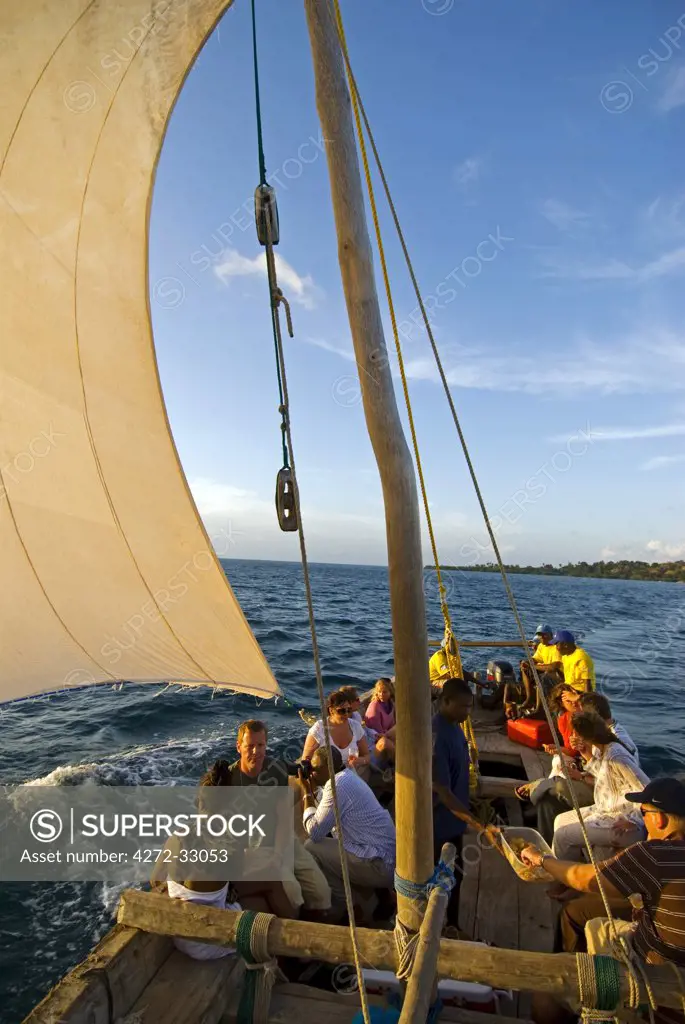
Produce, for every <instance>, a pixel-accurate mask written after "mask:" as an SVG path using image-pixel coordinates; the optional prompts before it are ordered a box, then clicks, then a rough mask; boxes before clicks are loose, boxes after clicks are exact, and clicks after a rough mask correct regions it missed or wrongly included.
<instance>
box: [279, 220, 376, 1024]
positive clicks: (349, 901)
mask: <svg viewBox="0 0 685 1024" xmlns="http://www.w3.org/2000/svg"><path fill="white" fill-rule="evenodd" d="M267 224H268V231H269V235H270V232H271V222H270V220H268V218H267ZM265 248H266V263H267V272H268V277H269V286H270V289H271V303H272V309H273V321H274V329H275V335H276V348H277V351H278V362H279V368H280V372H281V381H282V385H283V419H284V422H285V431H286V438H287V442H288V452H289V455H290V468H291V471H292V480H293V496H294V500H295V512H296V515H297V533H298V537H299V541H300V560H301V562H302V575H303V577H304V588H305V594H306V598H307V613H308V616H309V631H310V633H311V637H312V655H313V657H314V670H315V673H316V689H317V692H318V695H319V705H320V707H321V721H322V725H323V732H324V745H325V747H326V753H327V755H328V765H329V770H330V783H331V796H332V799H333V811H334V815H335V829H336V834H337V840H338V850H339V853H340V867H341V871H342V882H343V889H344V891H345V905H346V907H347V914H348V917H349V922H350V924H349V927H350V938H351V940H352V951H353V956H354V966H355V970H356V973H357V983H358V985H359V995H360V999H361V1009H362V1015H363V1017H364V1024H370V1020H371V1018H370V1013H369V1003H368V997H367V994H366V985H365V982H364V973H363V969H362V963H361V953H360V951H359V946H358V943H357V929H356V925H355V920H354V901H353V898H352V886H351V884H350V873H349V869H348V865H347V858H346V856H345V847H344V845H343V828H342V821H341V818H340V807H339V804H338V794H337V790H336V785H335V772H334V771H333V754H332V745H331V736H330V731H329V728H328V711H327V708H326V695H325V693H324V688H323V676H322V673H321V659H320V656H319V643H318V639H317V632H316V621H315V618H314V602H313V599H312V588H311V581H310V577H309V561H308V558H307V547H306V543H305V536H304V527H303V525H302V509H301V506H300V489H299V487H298V484H297V473H296V470H295V452H294V448H293V440H292V431H291V426H290V403H289V399H288V380H287V375H286V368H285V354H284V351H283V337H282V334H281V322H280V315H279V306H280V303H281V301H282V293H281V292H280V289H279V288H278V285H277V283H276V261H275V259H274V251H273V244H272V242H271V238H270V237H269V240H268V243H267V245H266V246H265ZM289 326H290V325H289Z"/></svg>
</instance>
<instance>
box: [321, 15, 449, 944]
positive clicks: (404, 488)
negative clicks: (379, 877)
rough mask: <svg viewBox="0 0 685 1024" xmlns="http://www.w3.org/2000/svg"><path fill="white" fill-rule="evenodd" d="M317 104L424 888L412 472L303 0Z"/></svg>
mask: <svg viewBox="0 0 685 1024" xmlns="http://www.w3.org/2000/svg"><path fill="white" fill-rule="evenodd" d="M305 11H306V15H307V22H308V26H309V37H310V43H311V48H312V55H313V59H314V75H315V80H316V103H317V109H318V113H319V119H320V121H321V127H322V130H323V136H324V139H325V140H326V157H327V160H328V171H329V176H330V182H331V193H332V198H333V212H334V215H335V225H336V230H337V235H338V259H339V261H340V269H341V272H342V282H343V289H344V292H345V301H346V303H347V312H348V317H349V321H350V328H351V331H352V340H353V342H354V352H355V356H356V360H357V367H358V369H359V379H360V382H361V393H362V400H363V404H364V414H365V416H366V424H367V428H368V431H369V436H370V438H371V444H372V446H373V450H374V454H375V456H376V462H377V463H378V470H379V473H380V478H381V484H382V488H383V499H384V502H385V520H386V533H387V542H388V564H389V576H390V600H391V606H392V628H393V637H394V653H395V680H396V682H395V690H396V708H397V751H396V800H395V808H396V824H397V871H398V874H399V875H400V876H401V877H402V878H405V879H409V880H410V881H412V882H417V883H423V882H425V881H426V879H428V878H429V877H430V875H431V874H432V871H433V808H432V795H431V793H432V790H431V758H430V750H431V697H430V683H429V680H428V638H427V635H426V611H425V604H424V594H423V560H422V558H421V531H420V518H419V504H418V498H417V492H416V478H415V475H414V465H413V462H412V459H411V455H410V453H409V448H408V447H407V443H406V440H405V437H404V432H403V430H402V424H401V421H400V417H399V413H398V410H397V404H396V401H395V392H394V389H393V384H392V376H391V373H390V366H389V362H388V354H387V349H386V345H385V337H384V334H383V325H382V322H381V312H380V308H379V304H378V295H377V292H376V284H375V279H374V272H373V258H372V253H371V244H370V241H369V234H368V230H367V226H366V216H365V212H364V193H363V190H362V181H361V175H360V173H359V163H358V159H357V147H356V143H355V136H354V129H353V122H352V109H351V101H350V96H349V92H348V89H347V81H346V77H345V69H344V65H343V59H342V54H341V51H340V42H339V38H338V32H337V28H336V25H335V21H334V17H333V11H332V8H331V5H330V3H329V2H328V0H305ZM398 914H399V918H400V920H401V921H402V923H403V924H404V925H406V927H408V928H411V929H412V930H415V931H416V930H418V928H419V927H420V924H421V914H420V912H419V911H418V910H417V907H416V905H415V904H414V903H412V902H411V901H410V900H407V899H405V898H403V897H401V896H400V897H398Z"/></svg>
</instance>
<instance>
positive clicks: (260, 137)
mask: <svg viewBox="0 0 685 1024" xmlns="http://www.w3.org/2000/svg"><path fill="white" fill-rule="evenodd" d="M252 63H253V66H254V93H255V113H256V119H257V155H258V160H259V184H260V186H268V181H267V179H266V158H265V156H264V131H263V128H262V102H261V97H260V93H259V57H258V54H257V11H256V8H255V0H252ZM267 219H268V218H267ZM274 262H275V261H274ZM267 275H268V277H269V294H270V296H271V330H272V332H273V337H274V352H275V354H276V379H277V381H278V398H279V406H278V411H279V412H280V414H281V448H282V453H283V465H284V467H285V468H286V469H287V468H288V467H289V461H288V446H287V444H286V436H285V435H286V430H285V416H286V413H285V409H284V405H285V402H284V398H283V382H282V380H281V365H280V360H279V358H278V343H277V341H276V331H277V329H278V325H277V319H278V312H277V309H278V300H277V299H276V290H277V289H276V280H275V270H274V275H273V279H272V276H271V271H270V269H269V266H268V259H267ZM278 293H279V295H280V296H281V297H282V293H280V289H278ZM288 327H289V329H290V335H291V336H292V327H291V326H290V310H288Z"/></svg>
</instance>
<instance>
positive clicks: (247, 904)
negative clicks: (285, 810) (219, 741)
mask: <svg viewBox="0 0 685 1024" xmlns="http://www.w3.org/2000/svg"><path fill="white" fill-rule="evenodd" d="M230 785H231V767H230V765H229V763H228V761H223V760H221V761H216V762H215V763H214V765H213V766H212V767H211V768H210V769H209V771H208V772H206V773H205V774H204V775H203V776H202V779H201V781H200V786H230ZM203 807H204V804H203V800H202V795H201V794H200V796H199V798H198V809H199V810H202V809H203ZM205 810H206V807H205ZM181 848H182V844H181V840H180V839H179V838H178V836H171V837H170V838H169V839H167V841H166V843H165V844H164V849H165V850H169V851H170V854H171V857H170V859H169V860H168V861H167V859H166V858H165V857H162V858H160V859H159V860H158V861H157V862H156V864H155V868H154V871H153V872H152V877H151V879H150V885H151V887H152V889H153V890H157V891H164V890H166V892H167V894H168V896H169V898H170V899H172V900H185V901H186V902H188V903H198V904H202V906H205V907H217V908H218V909H219V910H244V909H249V910H257V911H264V912H266V913H269V914H276V916H278V917H286V918H288V917H290V918H292V917H296V916H297V915H296V913H295V911H294V908H293V906H292V904H291V903H290V901H289V900H288V897H287V896H286V894H285V890H284V889H283V886H282V884H281V883H280V882H266V881H265V882H262V881H249V882H240V883H238V884H237V885H235V886H233V885H231V883H230V882H224V881H216V880H214V879H211V878H207V879H200V878H197V877H196V878H185V877H183V875H182V872H183V867H182V865H181V863H180V862H179V859H178V854H179V853H180V851H181ZM167 863H168V865H169V868H170V869H171V871H170V872H169V870H168V869H167ZM170 874H176V875H181V878H180V879H179V878H171V877H169V875H170ZM238 896H239V897H240V899H241V900H242V904H241V903H239V902H238ZM174 945H175V946H176V948H177V949H180V950H181V952H182V953H185V954H186V955H187V956H190V957H192V958H193V960H218V959H219V958H220V957H224V956H231V955H232V954H233V953H235V949H234V948H233V947H232V946H215V945H213V944H210V943H206V942H195V941H193V940H191V939H182V938H177V937H176V938H174Z"/></svg>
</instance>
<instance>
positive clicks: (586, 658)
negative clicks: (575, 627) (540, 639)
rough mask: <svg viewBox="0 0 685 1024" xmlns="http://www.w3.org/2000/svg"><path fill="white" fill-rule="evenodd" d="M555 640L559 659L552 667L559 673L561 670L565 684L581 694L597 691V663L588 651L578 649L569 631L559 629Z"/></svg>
mask: <svg viewBox="0 0 685 1024" xmlns="http://www.w3.org/2000/svg"><path fill="white" fill-rule="evenodd" d="M553 640H554V643H555V644H556V647H557V655H558V658H557V663H556V665H552V666H551V668H552V669H556V670H557V671H558V669H559V668H561V671H562V673H563V678H564V682H565V683H570V684H571V686H572V687H573V688H574V689H576V690H578V692H579V693H585V692H586V691H588V690H596V689H597V680H596V678H595V663H594V662H593V660H592V658H591V657H590V655H589V654H588V653H587V651H584V650H583V648H582V647H576V639H575V637H574V635H573V633H569V631H568V630H567V629H559V630H557V632H556V633H555V634H554V637H553Z"/></svg>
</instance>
